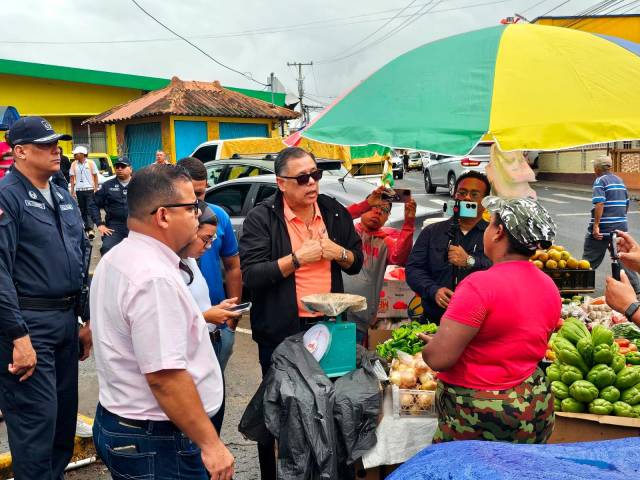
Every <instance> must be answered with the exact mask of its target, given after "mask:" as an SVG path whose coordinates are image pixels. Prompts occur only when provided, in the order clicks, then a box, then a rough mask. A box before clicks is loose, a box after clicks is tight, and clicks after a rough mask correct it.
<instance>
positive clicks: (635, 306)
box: [624, 302, 640, 322]
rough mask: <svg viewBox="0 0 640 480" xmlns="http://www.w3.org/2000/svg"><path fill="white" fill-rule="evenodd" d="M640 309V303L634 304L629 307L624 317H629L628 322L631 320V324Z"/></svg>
mask: <svg viewBox="0 0 640 480" xmlns="http://www.w3.org/2000/svg"><path fill="white" fill-rule="evenodd" d="M638 308H640V302H633V303H632V304H631V305H629V307H628V308H627V309H626V310H625V311H624V316H625V317H627V320H629V321H630V322H631V321H632V320H631V317H633V315H634V314H635V313H636V311H637V310H638Z"/></svg>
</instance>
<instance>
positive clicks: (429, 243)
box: [405, 220, 491, 323]
mask: <svg viewBox="0 0 640 480" xmlns="http://www.w3.org/2000/svg"><path fill="white" fill-rule="evenodd" d="M451 225H452V220H446V221H443V222H438V223H434V224H432V225H429V226H428V227H426V228H425V229H424V230H422V232H420V236H419V237H418V239H417V240H416V243H415V245H414V246H413V249H412V250H411V254H409V260H408V261H407V267H406V269H405V271H406V274H407V283H408V284H409V287H411V290H413V291H414V292H416V293H417V294H418V295H420V297H422V308H423V309H424V316H423V319H428V320H429V321H431V322H435V323H439V322H440V318H441V317H442V314H443V313H444V309H443V308H441V307H439V306H438V305H437V304H436V302H435V294H436V292H437V291H438V289H439V288H442V287H447V288H451V289H453V265H451V264H450V263H449V260H448V259H447V252H448V250H449V242H450V238H449V231H450V229H451ZM487 225H488V224H487V222H485V221H484V220H480V221H479V222H478V223H477V224H476V226H475V227H473V228H472V229H471V230H470V231H469V232H468V233H467V234H466V235H461V236H460V237H461V238H460V246H461V247H462V248H464V250H465V252H467V253H468V254H469V255H473V257H474V258H475V260H476V264H475V266H474V268H461V269H459V270H458V281H459V282H460V281H462V279H463V278H464V277H466V276H467V275H469V274H470V273H471V272H476V271H478V270H486V269H487V268H489V267H490V266H491V261H490V260H489V259H488V258H487V257H486V256H485V254H484V248H483V242H482V237H483V235H484V231H485V229H486V228H487Z"/></svg>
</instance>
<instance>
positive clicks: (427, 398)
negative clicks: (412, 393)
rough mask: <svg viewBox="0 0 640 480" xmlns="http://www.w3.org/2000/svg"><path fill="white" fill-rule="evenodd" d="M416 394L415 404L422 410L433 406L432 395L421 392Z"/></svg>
mask: <svg viewBox="0 0 640 480" xmlns="http://www.w3.org/2000/svg"><path fill="white" fill-rule="evenodd" d="M416 396H417V397H418V402H417V404H418V406H419V407H420V408H421V409H422V410H428V409H430V408H431V407H432V406H433V395H431V394H426V395H425V394H421V395H416Z"/></svg>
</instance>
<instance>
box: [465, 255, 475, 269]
mask: <svg viewBox="0 0 640 480" xmlns="http://www.w3.org/2000/svg"><path fill="white" fill-rule="evenodd" d="M475 266H476V259H475V257H474V256H473V255H469V256H468V257H467V268H473V267H475Z"/></svg>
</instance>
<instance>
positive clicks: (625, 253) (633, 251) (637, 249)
mask: <svg viewBox="0 0 640 480" xmlns="http://www.w3.org/2000/svg"><path fill="white" fill-rule="evenodd" d="M616 235H617V236H618V254H619V256H620V261H621V262H622V264H623V265H624V266H625V268H628V269H629V270H633V271H635V272H640V245H638V242H636V241H635V240H634V239H633V237H632V236H631V235H629V234H628V233H627V232H621V231H620V230H616Z"/></svg>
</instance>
